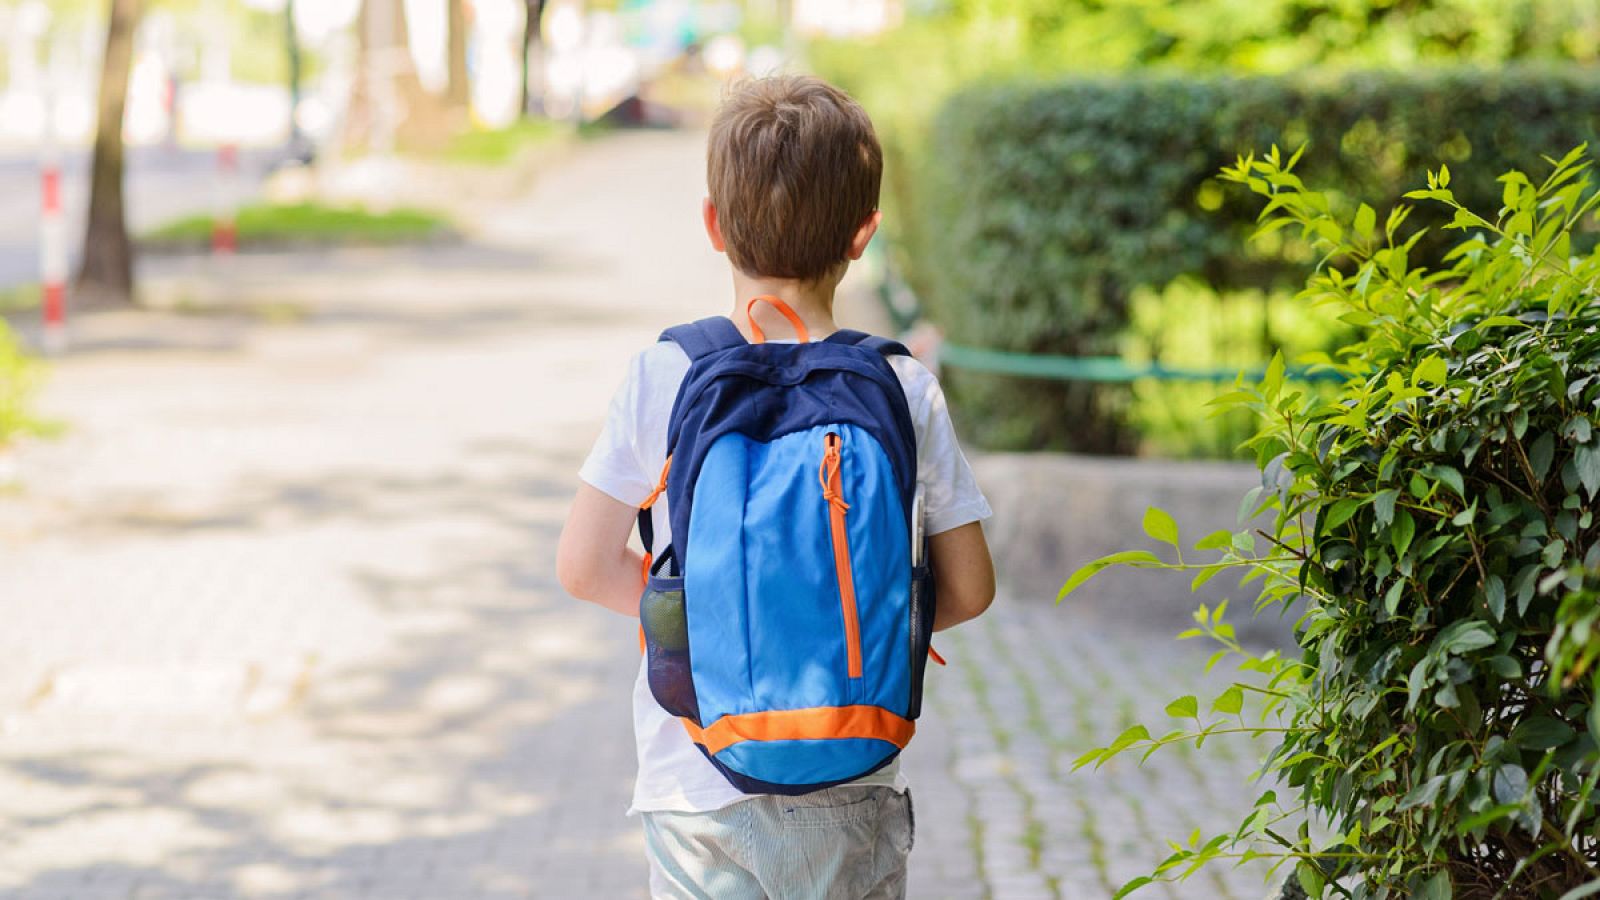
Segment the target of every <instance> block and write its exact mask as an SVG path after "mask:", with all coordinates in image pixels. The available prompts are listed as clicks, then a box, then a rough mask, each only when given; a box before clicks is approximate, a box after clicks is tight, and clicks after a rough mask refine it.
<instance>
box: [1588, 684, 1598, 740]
mask: <svg viewBox="0 0 1600 900" xmlns="http://www.w3.org/2000/svg"><path fill="white" fill-rule="evenodd" d="M1594 687H1595V688H1600V676H1596V678H1595V685H1594ZM1589 695H1590V696H1591V697H1600V692H1597V691H1595V690H1591V691H1590V694H1589ZM1588 721H1589V734H1590V735H1591V736H1594V735H1600V700H1596V701H1595V702H1593V703H1590V704H1589V716H1588Z"/></svg>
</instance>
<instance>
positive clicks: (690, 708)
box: [639, 575, 700, 722]
mask: <svg viewBox="0 0 1600 900" xmlns="http://www.w3.org/2000/svg"><path fill="white" fill-rule="evenodd" d="M639 622H640V624H641V625H643V626H644V641H645V653H646V663H645V667H646V668H645V671H646V674H647V677H648V679H649V682H650V693H651V694H652V695H654V696H655V698H656V702H657V703H659V704H661V708H662V709H664V710H666V711H667V712H668V713H669V714H671V715H674V716H680V717H684V718H688V719H692V720H694V721H695V722H699V721H700V704H699V702H698V701H696V699H695V694H694V678H693V677H692V676H691V674H690V670H689V618H688V612H687V610H686V609H685V606H684V597H683V579H682V578H681V577H678V578H662V577H657V576H654V575H652V576H651V577H650V579H649V580H648V581H647V582H646V583H645V590H644V596H642V597H640V598H639Z"/></svg>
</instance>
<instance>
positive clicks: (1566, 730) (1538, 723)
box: [1511, 716, 1577, 750]
mask: <svg viewBox="0 0 1600 900" xmlns="http://www.w3.org/2000/svg"><path fill="white" fill-rule="evenodd" d="M1576 736H1577V732H1576V731H1574V730H1573V728H1572V726H1571V725H1568V724H1567V723H1565V722H1563V721H1561V720H1559V719H1552V718H1550V717H1549V716H1534V717H1533V718H1531V719H1528V720H1526V721H1524V722H1523V723H1522V724H1521V725H1518V726H1517V727H1516V729H1515V730H1514V731H1512V732H1511V740H1513V741H1515V742H1516V743H1518V744H1521V745H1522V746H1524V747H1526V748H1528V749H1529V750H1554V749H1555V748H1557V747H1561V746H1564V745H1565V744H1566V743H1567V742H1568V741H1570V740H1572V739H1573V738H1574V737H1576Z"/></svg>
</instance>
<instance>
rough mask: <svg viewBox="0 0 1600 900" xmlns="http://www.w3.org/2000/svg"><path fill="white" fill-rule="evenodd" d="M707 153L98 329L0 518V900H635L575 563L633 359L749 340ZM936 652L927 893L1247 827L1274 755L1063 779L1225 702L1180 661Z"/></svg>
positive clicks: (1163, 763)
mask: <svg viewBox="0 0 1600 900" xmlns="http://www.w3.org/2000/svg"><path fill="white" fill-rule="evenodd" d="M702 153H703V137H701V136H699V135H695V134H683V133H668V132H652V133H634V134H620V135H616V136H612V137H608V138H605V139H602V140H597V141H594V142H590V143H586V144H585V145H584V147H583V149H582V150H581V152H577V153H575V154H573V155H572V156H571V157H570V158H567V159H566V160H565V161H564V162H563V163H561V165H560V168H559V169H554V170H552V171H549V172H547V173H546V174H545V177H543V178H542V179H540V181H539V182H538V184H537V186H536V187H535V188H534V189H533V190H532V192H531V193H530V194H528V195H527V196H524V197H516V198H509V199H508V200H507V201H506V202H505V203H504V204H501V205H498V206H496V207H494V208H492V209H485V210H483V211H482V215H481V221H479V222H477V223H475V226H476V227H475V228H474V229H473V233H474V234H477V235H479V239H478V240H477V241H475V242H474V243H472V244H470V245H467V246H461V247H448V248H430V249H427V250H416V251H382V252H379V251H371V252H361V253H354V252H344V253H329V254H319V255H296V256H281V257H280V256H271V255H255V254H251V255H249V256H243V257H239V258H237V259H234V260H229V261H227V262H225V263H223V264H221V265H212V264H209V263H207V265H208V266H210V267H209V268H206V267H202V268H201V269H199V270H197V271H188V270H177V269H173V268H171V267H164V266H163V265H161V264H159V263H152V264H151V265H150V266H149V267H148V268H147V270H146V275H147V276H148V277H150V278H152V279H154V280H155V281H156V282H161V283H165V284H168V285H169V286H170V285H171V284H173V283H176V282H177V281H180V280H182V279H206V278H209V279H213V280H215V279H223V284H222V285H221V286H220V288H218V289H214V290H212V291H211V292H210V293H211V294H212V295H215V296H217V297H219V298H221V299H222V300H223V301H225V302H227V303H231V304H235V305H236V306H237V307H239V308H238V309H235V310H234V311H232V312H230V311H229V310H228V309H220V310H214V311H212V313H211V314H192V315H186V316H180V315H169V314H161V313H154V312H104V313H95V314H91V315H86V316H83V317H80V318H79V319H77V320H75V321H74V323H73V328H74V334H73V341H74V348H75V349H74V351H73V353H72V354H71V355H70V356H68V357H67V358H66V359H64V360H63V361H61V362H60V363H59V365H57V366H56V367H55V371H54V375H53V378H52V380H51V382H50V384H49V387H48V389H47V392H46V395H45V398H44V400H45V404H44V405H45V412H46V413H47V414H49V415H53V416H56V417H59V418H61V419H63V420H66V421H67V422H68V423H70V431H69V432H68V433H67V435H66V436H65V437H63V438H62V439H60V440H58V441H55V442H49V443H37V444H32V445H29V446H28V447H26V448H25V449H24V450H23V452H22V453H21V454H20V458H19V460H18V464H19V467H20V470H21V477H22V479H23V486H22V487H21V488H20V489H19V490H18V491H17V492H16V493H15V494H13V495H3V494H0V598H3V601H4V608H5V611H6V616H7V619H6V625H7V627H6V628H4V629H0V797H3V798H4V800H3V801H0V898H6V900H24V898H27V900H44V898H53V900H64V898H72V900H109V898H196V900H198V898H222V897H249V898H282V900H288V898H330V900H331V898H340V900H345V898H383V900H399V898H429V900H441V898H469V897H472V898H490V897H493V898H513V897H541V898H543V897H549V898H591V897H592V898H625V897H640V896H642V895H643V893H644V881H645V868H644V862H643V858H642V841H641V839H640V836H639V832H638V826H637V823H636V822H635V821H633V820H630V819H627V818H625V817H624V816H623V810H624V809H625V807H626V805H627V798H628V795H629V791H630V787H631V784H632V780H633V775H634V761H633V743H632V737H631V734H630V731H631V725H630V718H629V693H630V689H631V684H632V680H633V675H634V672H635V671H636V667H637V665H638V655H637V644H636V631H635V629H636V625H635V624H634V623H633V622H632V621H631V620H628V619H625V618H622V617H619V616H616V615H613V614H611V613H608V612H605V611H603V610H600V609H598V608H596V607H592V606H589V605H587V604H583V603H579V602H577V601H574V600H572V599H570V598H568V597H566V596H564V595H563V594H562V592H561V590H560V589H559V587H558V586H557V584H556V581H555V577H554V544H555V538H556V535H557V534H558V531H559V527H560V523H561V520H562V518H563V516H564V514H565V512H566V506H567V503H568V502H569V498H570V496H571V492H572V490H573V489H574V487H575V473H576V471H577V468H578V464H579V462H580V461H581V459H582V456H583V454H584V452H585V451H586V449H587V447H588V446H589V445H590V443H591V442H592V441H593V439H594V437H595V434H596V433H597V431H598V428H599V423H600V420H601V417H602V415H603V411H604V409H605V405H606V403H607V401H608V399H609V397H610V394H611V392H612V391H613V390H614V388H615V386H616V385H617V384H618V382H619V381H620V379H621V376H622V373H623V371H624V367H625V365H626V362H627V360H628V358H629V357H630V355H631V354H633V353H634V352H636V351H637V350H638V349H640V348H641V347H644V346H646V345H647V344H648V343H649V342H651V341H652V340H654V338H655V336H656V334H657V332H658V331H659V329H660V328H661V327H662V326H663V325H664V324H669V323H672V322H676V321H683V320H687V319H691V318H694V317H696V316H701V315H706V314H711V313H716V312H720V311H722V310H723V309H724V308H725V304H726V302H727V301H726V292H727V289H728V288H727V274H726V270H725V268H724V264H723V262H722V260H721V258H720V257H718V256H716V255H715V254H713V253H711V252H710V250H709V249H708V248H707V247H706V244H705V240H704V237H703V235H702V234H701V233H700V226H699V200H700V198H701V195H702V192H703V181H702V178H703V174H702V173H703V171H704V168H703V164H702ZM245 307H249V308H251V309H253V310H254V312H253V313H246V312H245V311H244V308H245ZM847 312H848V311H847ZM845 317H846V318H849V319H854V320H855V321H860V320H861V318H862V316H861V315H860V314H859V311H857V313H856V314H855V315H846V316H845ZM938 645H939V647H940V649H941V651H942V652H943V653H944V654H945V655H946V656H947V657H948V658H949V659H950V660H951V666H950V667H949V668H947V669H938V668H937V667H933V668H935V671H934V672H933V673H932V674H931V675H930V684H929V689H928V690H929V698H930V701H929V703H930V705H929V708H928V709H927V711H926V715H925V716H924V718H923V719H922V721H921V722H920V727H919V735H918V737H917V739H916V741H915V743H913V745H912V746H911V748H910V749H909V750H908V752H907V754H906V767H907V771H908V773H909V774H910V777H911V779H912V782H913V784H914V796H915V804H916V811H917V836H916V850H915V852H914V853H913V855H912V871H913V877H912V890H911V896H913V897H916V898H962V900H977V898H993V900H1005V898H1016V900H1025V898H1072V900H1077V898H1106V897H1109V896H1110V895H1111V893H1112V891H1113V890H1114V887H1115V886H1116V885H1118V884H1120V883H1121V882H1122V881H1123V880H1125V879H1127V878H1131V877H1133V876H1135V875H1138V874H1141V873H1143V872H1146V871H1148V870H1149V868H1150V867H1151V866H1152V865H1154V863H1155V862H1156V861H1157V860H1158V859H1159V858H1160V857H1162V856H1164V855H1165V852H1166V851H1165V844H1164V843H1163V841H1164V839H1166V838H1175V839H1183V838H1185V837H1186V836H1187V835H1188V833H1189V832H1190V830H1191V829H1193V828H1196V827H1203V828H1205V829H1207V830H1208V831H1212V830H1222V829H1227V828H1229V827H1230V826H1231V825H1234V824H1236V823H1237V821H1238V816H1239V814H1240V813H1241V812H1242V811H1243V810H1246V809H1248V807H1249V801H1250V799H1251V796H1253V795H1249V794H1246V793H1245V792H1244V791H1245V789H1243V788H1241V787H1240V786H1239V785H1240V784H1242V782H1243V779H1244V776H1245V774H1246V773H1248V771H1249V770H1250V768H1251V765H1250V762H1249V759H1250V754H1249V753H1248V752H1245V751H1246V750H1247V748H1242V747H1241V748H1237V749H1234V750H1232V751H1228V750H1227V749H1226V748H1224V753H1223V754H1222V755H1221V756H1220V757H1215V756H1213V755H1212V754H1209V753H1208V755H1207V757H1206V759H1205V760H1204V761H1197V760H1196V759H1195V758H1194V757H1193V756H1191V755H1187V754H1182V753H1175V754H1169V755H1165V756H1160V757H1157V758H1156V759H1155V760H1154V761H1153V762H1152V764H1151V765H1150V766H1149V767H1147V768H1144V769H1139V768H1136V767H1134V766H1133V765H1132V760H1131V759H1127V760H1120V761H1118V762H1117V763H1115V764H1113V765H1109V766H1107V767H1106V768H1104V769H1102V770H1100V771H1098V772H1085V773H1078V774H1071V773H1069V768H1070V763H1071V760H1072V759H1073V758H1075V757H1076V756H1077V755H1078V754H1080V753H1081V752H1082V751H1083V750H1084V749H1086V748H1088V747H1090V746H1093V745H1094V744H1095V743H1096V742H1105V741H1108V740H1109V739H1110V738H1111V737H1113V736H1114V735H1115V734H1116V733H1118V732H1119V731H1121V730H1122V728H1124V727H1126V725H1127V724H1129V722H1130V721H1132V720H1133V719H1135V718H1139V719H1143V720H1144V721H1150V722H1157V721H1159V719H1160V717H1161V713H1160V710H1161V708H1162V706H1163V705H1164V704H1165V703H1166V702H1167V701H1168V700H1169V699H1171V697H1170V696H1169V692H1176V691H1177V688H1175V687H1172V686H1173V685H1179V684H1188V685H1195V682H1196V681H1197V679H1195V678H1193V677H1192V673H1193V672H1196V671H1198V667H1199V663H1198V662H1197V660H1196V658H1195V656H1194V655H1193V653H1192V652H1179V650H1181V649H1183V648H1174V645H1173V644H1172V642H1171V640H1170V639H1169V638H1167V637H1166V636H1165V635H1156V636H1151V635H1138V634H1126V633H1115V632H1110V631H1105V630H1102V629H1100V628H1099V627H1098V626H1095V625H1094V624H1093V623H1092V622H1088V621H1087V620H1085V619H1082V618H1078V617H1075V616H1073V615H1070V614H1068V612H1067V611H1065V610H1061V609H1056V608H1053V607H1049V606H1042V605H1041V606H1026V605H1022V604H1017V603H1013V602H1011V601H1010V600H1008V599H1006V598H1002V599H1001V601H1000V602H999V603H997V604H996V607H995V609H994V610H993V612H991V613H990V614H989V615H988V616H986V617H984V618H983V619H981V620H979V621H978V622H976V623H974V624H972V625H971V626H966V627H963V628H961V629H957V630H955V631H954V632H952V633H949V634H945V635H941V636H940V638H939V641H938ZM1205 688H1206V686H1205V685H1204V684H1200V685H1198V686H1193V687H1190V688H1189V689H1191V690H1197V692H1203V691H1204V690H1205ZM1213 746H1215V745H1213ZM1264 893H1265V890H1264V889H1263V887H1262V884H1261V880H1260V878H1259V875H1258V874H1256V873H1248V872H1247V873H1245V874H1242V875H1241V874H1237V873H1229V874H1225V875H1221V874H1219V875H1211V874H1205V875H1201V876H1197V877H1196V879H1195V880H1194V881H1191V882H1189V883H1187V884H1185V885H1184V886H1182V887H1179V888H1173V889H1166V888H1162V887H1157V888H1151V889H1149V890H1148V891H1146V892H1142V893H1141V894H1140V896H1141V897H1143V896H1147V895H1148V896H1152V897H1166V898H1193V900H1213V898H1230V897H1233V898H1253V897H1257V896H1261V895H1263V894H1264Z"/></svg>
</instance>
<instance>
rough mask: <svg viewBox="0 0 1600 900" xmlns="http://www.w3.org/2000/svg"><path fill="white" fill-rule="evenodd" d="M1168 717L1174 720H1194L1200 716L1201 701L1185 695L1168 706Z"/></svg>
mask: <svg viewBox="0 0 1600 900" xmlns="http://www.w3.org/2000/svg"><path fill="white" fill-rule="evenodd" d="M1167 715H1169V716H1171V717H1173V718H1174V719H1194V718H1198V717H1199V715H1200V701H1198V700H1196V699H1195V698H1194V696H1193V695H1185V696H1182V697H1179V698H1178V699H1176V700H1174V701H1172V702H1171V703H1168V704H1167Z"/></svg>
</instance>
